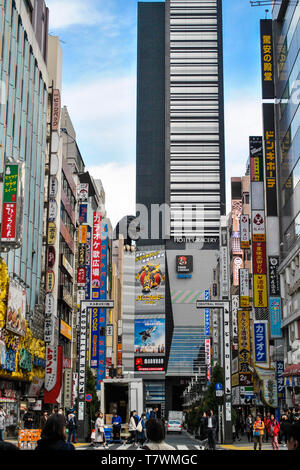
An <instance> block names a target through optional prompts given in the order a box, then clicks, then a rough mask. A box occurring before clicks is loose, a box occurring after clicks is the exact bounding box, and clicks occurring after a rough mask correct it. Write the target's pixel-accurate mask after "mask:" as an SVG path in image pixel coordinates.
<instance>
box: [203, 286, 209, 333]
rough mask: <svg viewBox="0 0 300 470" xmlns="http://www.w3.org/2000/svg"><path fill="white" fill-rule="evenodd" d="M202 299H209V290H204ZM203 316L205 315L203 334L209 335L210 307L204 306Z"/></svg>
mask: <svg viewBox="0 0 300 470" xmlns="http://www.w3.org/2000/svg"><path fill="white" fill-rule="evenodd" d="M204 300H209V290H206V291H205V292H204ZM204 316H205V336H209V335H210V309H209V308H206V309H205V310H204Z"/></svg>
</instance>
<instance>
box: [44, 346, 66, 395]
mask: <svg viewBox="0 0 300 470" xmlns="http://www.w3.org/2000/svg"><path fill="white" fill-rule="evenodd" d="M62 365H63V348H62V346H55V347H51V346H47V347H46V369H45V391H44V403H47V404H57V403H59V397H60V394H61V388H62Z"/></svg>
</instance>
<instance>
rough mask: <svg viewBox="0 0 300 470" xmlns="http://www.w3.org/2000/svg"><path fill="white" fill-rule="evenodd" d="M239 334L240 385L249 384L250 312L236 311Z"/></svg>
mask: <svg viewBox="0 0 300 470" xmlns="http://www.w3.org/2000/svg"><path fill="white" fill-rule="evenodd" d="M238 332H239V378H240V385H248V384H249V382H250V383H251V373H250V369H249V366H250V365H251V340H250V312H249V311H244V310H239V311H238Z"/></svg>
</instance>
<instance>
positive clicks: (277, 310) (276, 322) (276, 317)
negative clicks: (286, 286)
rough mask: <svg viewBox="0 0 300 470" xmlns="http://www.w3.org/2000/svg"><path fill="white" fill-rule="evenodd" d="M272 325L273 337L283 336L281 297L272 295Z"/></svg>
mask: <svg viewBox="0 0 300 470" xmlns="http://www.w3.org/2000/svg"><path fill="white" fill-rule="evenodd" d="M270 325H271V326H270V332H271V338H282V331H281V299H280V297H270Z"/></svg>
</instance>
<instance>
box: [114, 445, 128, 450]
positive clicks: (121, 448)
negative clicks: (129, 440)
mask: <svg viewBox="0 0 300 470" xmlns="http://www.w3.org/2000/svg"><path fill="white" fill-rule="evenodd" d="M131 446H132V444H122V445H121V446H119V447H117V449H116V450H119V449H120V450H127V449H129V447H131Z"/></svg>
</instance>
